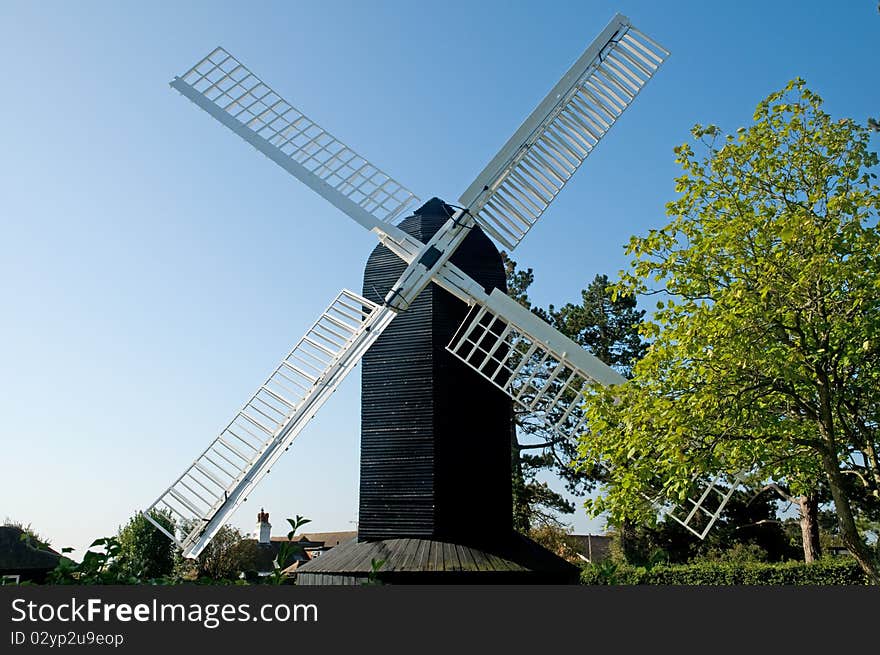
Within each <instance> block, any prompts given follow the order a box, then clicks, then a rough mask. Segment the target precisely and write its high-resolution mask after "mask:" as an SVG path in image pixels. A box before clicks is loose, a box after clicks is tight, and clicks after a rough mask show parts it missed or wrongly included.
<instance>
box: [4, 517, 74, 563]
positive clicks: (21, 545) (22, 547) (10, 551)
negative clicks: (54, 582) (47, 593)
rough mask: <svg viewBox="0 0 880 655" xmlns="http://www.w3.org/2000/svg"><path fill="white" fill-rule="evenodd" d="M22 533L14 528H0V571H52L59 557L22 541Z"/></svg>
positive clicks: (51, 551) (50, 551)
mask: <svg viewBox="0 0 880 655" xmlns="http://www.w3.org/2000/svg"><path fill="white" fill-rule="evenodd" d="M22 534H24V531H23V530H21V528H17V527H15V526H10V525H4V526H0V570H43V571H48V570H51V569H54V568H55V567H56V566H57V565H58V560H59V559H61V555H59V554H58V553H56V552H55V551H53V550H43V549H40V548H36V547H34V546H32V545H31V544H30V543H28V542H27V541H22V539H21V535H22Z"/></svg>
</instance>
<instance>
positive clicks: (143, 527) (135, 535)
mask: <svg viewBox="0 0 880 655" xmlns="http://www.w3.org/2000/svg"><path fill="white" fill-rule="evenodd" d="M151 517H152V518H153V519H154V520H155V521H157V522H158V523H160V524H161V525H162V526H163V527H164V528H165V529H166V530H168V531H169V532H170V533H172V534H174V520H173V518H172V517H171V514H170V512H162V511H158V510H153V511H152V512H151ZM116 540H117V543H118V544H119V553H118V556H117V558H118V564H119V566H120V567H121V568H122V569H123V571H124V572H125V573H126V574H128V575H131V576H134V577H136V578H138V579H143V580H146V579H150V578H159V577H162V576H166V575H170V574H171V572H172V570H173V568H174V550H175V546H174V542H173V541H171V540H170V539H169V538H168V537H167V536H165V535H164V534H162V533H161V532H160V531H159V530H158V528H156V526H155V525H153V524H152V523H150V521H148V520H147V518H146V517H145V516H144V515H143V514H142V513H140V512H138V513H137V514H135V515H134V516H133V517H131V518H130V519H129V521H128V523H127V524H126V525H125V527H122V528H120V529H119V531H118V533H117V535H116Z"/></svg>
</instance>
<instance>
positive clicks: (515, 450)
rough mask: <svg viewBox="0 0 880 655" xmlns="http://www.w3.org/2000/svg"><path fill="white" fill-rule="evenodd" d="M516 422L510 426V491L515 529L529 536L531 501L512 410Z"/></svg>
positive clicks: (512, 422)
mask: <svg viewBox="0 0 880 655" xmlns="http://www.w3.org/2000/svg"><path fill="white" fill-rule="evenodd" d="M511 413H513V416H514V420H513V421H511V425H510V470H511V480H510V487H511V489H510V491H511V495H512V496H513V529H514V530H516V531H517V532H520V533H522V534H526V535H527V534H528V533H529V528H530V527H531V525H530V523H531V521H530V520H529V514H530V512H529V499H528V497H527V494H526V484H525V480H524V479H523V472H522V461H521V460H520V447H519V440H518V439H517V437H516V420H515V419H516V413H515V412H514V411H513V410H512V409H511Z"/></svg>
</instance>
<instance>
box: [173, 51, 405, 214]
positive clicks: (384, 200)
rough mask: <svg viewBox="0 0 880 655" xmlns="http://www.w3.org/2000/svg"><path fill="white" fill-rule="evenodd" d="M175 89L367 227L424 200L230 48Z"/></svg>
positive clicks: (176, 82) (186, 75)
mask: <svg viewBox="0 0 880 655" xmlns="http://www.w3.org/2000/svg"><path fill="white" fill-rule="evenodd" d="M171 86H172V88H174V89H176V90H177V91H179V92H180V93H181V94H182V95H184V96H185V97H187V98H189V99H190V100H192V101H193V102H194V103H195V104H196V105H198V106H199V107H201V108H202V109H204V110H205V111H206V112H208V113H209V114H210V115H211V116H213V117H214V118H216V119H217V120H218V121H220V122H221V123H222V124H223V125H225V126H226V127H228V128H229V129H230V130H232V131H233V132H235V133H236V134H238V135H239V136H240V137H241V138H243V139H244V140H245V141H247V142H248V143H250V144H251V145H252V146H253V147H254V148H256V149H257V150H259V151H260V152H262V153H263V154H264V155H266V156H267V157H268V158H269V159H271V160H272V161H274V162H275V163H276V164H278V165H279V166H281V167H282V168H283V169H284V170H286V171H287V172H288V173H290V174H291V175H293V176H294V177H296V178H297V179H298V180H300V181H301V182H303V183H304V184H306V185H307V186H308V187H310V188H311V189H312V190H313V191H316V192H317V193H319V194H320V195H321V196H323V197H324V198H325V199H326V200H328V201H330V202H331V203H332V204H333V205H335V206H336V207H338V208H339V209H341V210H342V211H344V212H345V213H346V214H348V215H349V216H351V217H352V218H353V219H354V220H356V221H357V222H358V223H360V224H361V225H363V226H364V227H366V228H367V229H368V230H372V229H374V228H376V227H377V226H382V225H383V224H390V223H392V221H394V220H395V219H398V218H400V217H402V216H405V215H406V211H407V209H409V208H411V207H413V206H415V205H416V204H417V203H418V201H419V199H418V198H417V197H416V196H415V194H414V193H413V192H412V191H410V190H409V189H407V188H406V187H404V186H403V185H402V184H400V183H399V182H397V181H396V180H394V179H393V178H392V177H391V176H390V175H388V174H387V173H385V172H383V171H382V170H380V169H379V168H377V167H376V166H374V165H373V164H371V163H370V162H369V161H367V160H366V159H365V158H364V157H361V156H360V155H359V154H357V153H356V152H355V151H354V150H352V149H351V148H349V147H348V146H347V145H345V144H344V143H343V142H342V141H340V140H339V139H337V138H336V137H334V136H333V135H332V134H330V133H329V132H328V131H327V130H325V129H324V128H322V127H321V126H320V125H318V124H317V123H315V122H314V121H313V120H311V119H309V118H308V117H307V116H306V115H305V114H303V113H302V112H301V111H299V110H298V109H296V108H295V107H293V105H291V104H290V103H289V102H287V101H286V100H284V99H283V98H282V97H281V96H280V95H278V94H277V93H275V91H273V90H272V89H271V88H270V87H269V86H268V85H267V84H266V83H265V82H263V81H262V80H261V79H260V78H258V77H257V76H256V75H254V74H253V73H252V72H251V71H250V70H249V69H248V68H246V67H245V66H244V65H243V64H242V63H241V62H240V61H238V59H236V58H235V57H233V56H232V55H231V54H229V53H228V52H227V51H226V50H224V49H223V48H220V47H218V48H216V49H215V50H214V51H213V52H212V53H211V54H209V55H208V56H207V57H205V58H204V59H202V60H201V61H200V62H199V63H197V64H196V65H195V66H193V67H192V68H190V69H189V70H188V71H187V72H186V73H184V74H183V75H182V76H180V77H176V78H174V80H173V81H172V82H171Z"/></svg>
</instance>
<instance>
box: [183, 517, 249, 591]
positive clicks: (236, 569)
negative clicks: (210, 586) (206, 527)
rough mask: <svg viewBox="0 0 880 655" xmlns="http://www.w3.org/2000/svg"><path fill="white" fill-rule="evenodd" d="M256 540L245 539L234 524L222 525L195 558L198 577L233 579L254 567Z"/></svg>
mask: <svg viewBox="0 0 880 655" xmlns="http://www.w3.org/2000/svg"><path fill="white" fill-rule="evenodd" d="M257 548H259V546H257V543H256V541H254V540H253V539H246V538H245V537H244V536H243V535H242V534H241V531H240V530H239V529H238V528H236V527H235V526H232V525H229V524H226V525H224V526H222V527H221V528H220V529H219V530H218V531H217V534H215V535H214V538H213V539H211V541H210V542H208V545H207V546H205V549H204V550H203V551H202V552H201V553H200V554H199V556H198V558H197V559H196V563H197V571H198V576H199V577H207V578H211V579H213V580H233V579H236V578H238V577H239V574H241V573H243V572H245V571H248V570H251V569H253V568H254V561H255V559H256V557H257V552H256V550H257Z"/></svg>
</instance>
